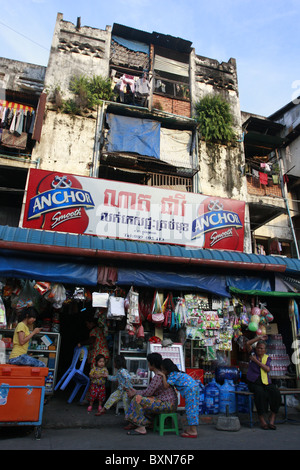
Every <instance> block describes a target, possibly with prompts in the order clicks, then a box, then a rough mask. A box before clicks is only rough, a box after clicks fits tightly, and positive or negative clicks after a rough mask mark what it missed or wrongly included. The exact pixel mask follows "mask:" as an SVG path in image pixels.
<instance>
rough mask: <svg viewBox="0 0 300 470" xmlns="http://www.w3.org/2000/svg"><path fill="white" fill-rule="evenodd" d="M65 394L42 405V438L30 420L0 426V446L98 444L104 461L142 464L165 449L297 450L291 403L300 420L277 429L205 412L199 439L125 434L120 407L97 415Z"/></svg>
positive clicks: (298, 433)
mask: <svg viewBox="0 0 300 470" xmlns="http://www.w3.org/2000/svg"><path fill="white" fill-rule="evenodd" d="M67 396H68V395H67V394H64V393H60V392H57V393H56V394H55V396H54V397H53V398H51V399H50V400H49V402H48V404H47V405H45V407H44V413H43V426H42V433H41V439H40V440H36V439H35V434H34V428H33V426H31V427H26V428H25V427H23V426H17V427H0V451H4V450H7V451H14V450H44V451H45V450H46V451H47V450H98V451H102V452H100V453H99V459H100V461H102V462H103V463H107V464H108V463H116V462H110V461H109V460H108V461H106V460H105V459H106V458H108V459H110V458H112V456H113V455H114V454H115V453H116V452H117V451H120V452H118V455H120V456H122V455H127V456H128V457H132V458H133V457H134V456H135V457H140V462H139V465H141V464H143V465H145V461H144V462H143V459H146V458H147V459H149V458H150V456H149V455H148V454H147V452H148V453H151V455H152V459H153V461H152V462H149V460H148V462H149V463H151V464H162V463H163V462H156V461H155V457H153V456H155V455H157V454H158V453H159V451H162V453H160V455H162V454H164V453H165V451H168V455H172V456H174V457H173V458H176V457H175V456H176V455H178V454H179V453H180V454H184V455H188V454H189V455H191V456H193V457H194V459H198V458H199V463H201V462H202V460H201V458H200V457H201V454H202V453H203V451H204V450H207V451H211V450H220V451H221V450H235V451H236V450H248V451H249V450H300V412H298V411H296V410H295V409H290V410H289V413H288V417H289V418H293V419H297V420H299V422H298V423H297V424H296V423H295V422H288V423H284V424H278V425H277V430H276V431H271V430H268V431H264V430H262V429H260V428H259V426H258V423H257V418H256V416H255V415H254V419H255V421H256V422H255V426H254V427H253V428H249V426H248V425H247V424H246V422H245V421H244V419H245V418H246V419H247V416H245V415H243V416H241V419H240V421H241V423H242V425H241V428H240V430H239V431H236V432H230V431H219V430H217V429H216V420H217V419H218V418H217V416H214V417H213V419H212V417H209V416H205V415H204V416H203V417H202V421H201V422H202V424H200V425H199V426H198V438H197V439H184V438H182V437H180V436H176V435H175V434H173V433H172V434H171V433H170V434H165V435H164V436H159V435H158V434H157V433H153V432H152V431H149V432H148V434H147V435H146V436H129V435H127V431H125V430H124V429H123V427H124V424H125V422H124V414H123V412H121V413H120V414H118V415H116V414H115V410H113V409H111V410H109V411H108V412H107V413H106V414H105V415H103V416H101V417H96V416H95V412H96V409H95V410H93V412H91V413H88V412H87V408H86V406H80V405H79V403H78V402H76V401H74V402H73V403H71V404H68V403H67ZM283 412H284V410H283V407H281V410H280V413H279V415H278V421H280V420H282V418H283V414H284V413H283ZM178 419H179V426H180V430H182V428H183V426H184V420H185V414H181V413H179V414H178ZM204 423H209V424H204ZM105 451H106V452H105ZM97 458H98V457H97ZM177 458H178V457H177ZM182 458H183V459H184V458H185V457H184V456H182ZM186 458H187V457H186ZM215 458H216V454H214V459H215ZM100 461H99V463H100ZM123 463H124V462H123ZM173 463H176V462H173ZM177 463H180V462H177ZM181 463H184V461H182V462H181ZM185 463H188V461H186V462H185ZM128 464H130V465H131V467H132V466H134V462H130V461H128Z"/></svg>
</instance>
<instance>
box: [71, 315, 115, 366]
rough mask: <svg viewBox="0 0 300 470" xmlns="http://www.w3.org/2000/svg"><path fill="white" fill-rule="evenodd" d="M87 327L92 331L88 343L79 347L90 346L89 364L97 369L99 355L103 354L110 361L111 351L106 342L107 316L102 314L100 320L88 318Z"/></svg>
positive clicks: (80, 344)
mask: <svg viewBox="0 0 300 470" xmlns="http://www.w3.org/2000/svg"><path fill="white" fill-rule="evenodd" d="M86 326H87V328H88V329H89V330H90V333H89V339H88V341H86V342H81V343H79V344H78V347H80V346H83V345H85V344H86V345H87V346H88V348H89V352H88V359H87V362H88V364H89V366H90V367H91V368H92V367H95V365H96V362H95V361H96V357H97V356H98V354H103V356H104V357H105V360H106V363H107V362H108V359H109V349H108V344H107V340H106V335H107V326H106V323H105V314H103V313H101V312H100V313H99V317H98V318H95V317H91V318H88V319H87V320H86Z"/></svg>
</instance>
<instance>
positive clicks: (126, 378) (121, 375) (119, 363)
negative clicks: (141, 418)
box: [96, 356, 132, 416]
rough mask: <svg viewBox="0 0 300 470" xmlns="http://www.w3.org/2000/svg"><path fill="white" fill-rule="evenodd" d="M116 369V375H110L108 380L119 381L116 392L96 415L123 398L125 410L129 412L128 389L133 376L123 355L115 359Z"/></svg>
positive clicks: (130, 386)
mask: <svg viewBox="0 0 300 470" xmlns="http://www.w3.org/2000/svg"><path fill="white" fill-rule="evenodd" d="M114 366H115V369H117V370H118V372H117V373H116V375H108V377H107V378H108V380H110V381H112V382H116V381H117V382H118V388H117V390H116V391H115V392H113V393H112V394H111V395H110V396H109V398H108V400H107V402H106V403H105V405H104V407H103V408H102V410H101V411H98V413H96V416H100V415H102V414H103V413H105V411H106V410H109V409H110V408H111V407H112V406H113V405H114V404H115V403H118V401H120V400H123V406H124V411H125V413H127V411H128V408H129V402H130V398H129V397H128V395H127V390H128V389H129V388H132V384H131V377H130V374H129V372H128V370H127V369H126V362H125V359H124V357H123V356H116V358H115V360H114Z"/></svg>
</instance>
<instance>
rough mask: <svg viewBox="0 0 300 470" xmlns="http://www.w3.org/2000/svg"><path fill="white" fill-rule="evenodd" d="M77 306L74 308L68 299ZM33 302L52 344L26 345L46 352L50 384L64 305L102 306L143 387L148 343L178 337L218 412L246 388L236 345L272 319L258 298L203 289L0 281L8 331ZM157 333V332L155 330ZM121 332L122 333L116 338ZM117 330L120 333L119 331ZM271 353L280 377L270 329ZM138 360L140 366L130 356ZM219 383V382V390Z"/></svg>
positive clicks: (282, 368)
mask: <svg viewBox="0 0 300 470" xmlns="http://www.w3.org/2000/svg"><path fill="white" fill-rule="evenodd" d="M74 304H76V305H77V308H76V309H74V308H73V305H74ZM31 305H33V306H35V307H36V308H37V310H38V311H39V312H42V315H41V318H40V322H41V326H42V328H43V332H42V334H41V336H49V338H50V341H52V342H50V343H49V344H45V343H44V342H43V341H41V339H40V338H39V340H38V341H36V339H35V340H33V341H32V342H31V346H30V348H31V351H32V352H34V353H38V354H41V355H44V357H45V361H46V360H47V365H48V366H49V368H51V369H52V370H51V371H50V372H49V377H48V378H47V381H48V388H49V390H50V389H53V387H54V386H55V373H54V369H55V364H56V361H57V357H58V356H57V353H58V351H57V341H56V340H53V337H52V336H50V334H57V335H59V333H60V331H61V321H62V317H61V314H62V311H63V310H64V308H66V309H67V307H68V305H69V306H71V308H70V309H67V310H68V312H69V314H70V315H76V312H80V314H81V316H82V317H83V318H84V316H85V314H87V311H91V309H90V307H92V308H93V311H94V312H95V316H96V314H97V312H98V311H99V310H101V311H102V310H103V309H104V312H105V315H106V321H107V326H108V329H109V331H110V333H111V334H113V335H115V338H118V339H117V341H118V342H119V344H118V348H119V351H118V352H119V353H122V354H124V356H126V358H127V362H128V367H129V368H130V370H131V374H132V377H133V380H134V382H135V383H136V385H138V386H146V385H147V381H148V380H149V376H148V371H147V368H146V364H144V362H141V361H145V360H146V359H145V358H146V354H147V351H148V350H149V347H150V345H151V344H153V345H155V344H158V345H160V347H161V348H162V350H163V351H164V354H167V350H168V347H167V346H168V345H172V344H176V343H179V344H180V343H181V344H182V346H183V351H184V363H185V367H190V368H191V369H192V370H197V369H199V370H200V369H201V370H202V371H203V373H202V374H203V375H202V377H201V379H199V387H200V397H201V400H200V408H199V413H200V414H204V413H205V414H217V413H223V412H224V410H226V405H228V406H229V409H230V413H233V412H234V411H233V410H235V408H234V406H235V405H234V404H233V402H232V401H230V398H232V396H234V397H235V394H233V393H232V391H233V389H235V390H247V385H246V384H245V383H243V382H242V376H244V375H246V372H247V366H248V363H247V362H246V361H245V362H243V361H241V362H239V361H238V367H237V366H236V367H230V354H231V353H232V350H233V345H234V343H236V346H237V347H238V349H239V350H242V351H243V350H244V348H245V342H246V337H247V335H248V336H249V335H250V336H251V334H256V335H258V336H260V335H265V334H266V332H267V328H268V326H269V324H270V323H271V322H272V321H273V320H274V317H273V315H272V313H271V312H270V311H269V310H268V308H267V305H266V304H263V303H259V302H258V301H257V299H250V300H249V298H245V299H243V298H242V299H241V298H237V297H235V296H232V297H231V298H218V297H214V296H212V295H208V294H207V295H206V294H204V293H201V294H200V293H197V294H196V293H185V294H184V295H183V294H182V293H180V294H179V295H178V293H177V294H176V293H173V292H164V293H163V292H159V291H157V290H154V289H152V290H151V289H147V290H146V289H139V288H136V287H134V286H131V287H130V288H126V289H124V288H119V287H118V288H116V287H114V286H110V287H107V286H98V287H97V288H94V289H91V288H86V287H82V286H64V285H62V284H60V283H53V282H45V281H28V280H16V279H7V280H2V283H0V328H1V329H4V328H6V329H7V330H13V329H14V328H15V326H16V325H17V322H18V315H19V313H20V312H21V310H22V309H23V308H24V307H27V306H31ZM158 331H160V332H161V333H160V334H159V336H157V334H158ZM119 333H120V336H119ZM121 333H122V335H121ZM0 336H2V338H1V337H0V339H2V341H4V344H5V346H6V348H7V349H8V348H9V347H10V346H11V343H10V342H11V336H8V337H6V335H3V333H2V332H1V331H0ZM267 352H268V354H269V355H270V356H271V358H272V372H271V375H272V376H273V377H274V378H276V377H281V376H283V375H285V374H286V370H287V367H288V366H289V364H290V360H289V356H288V355H287V353H286V348H285V345H284V344H283V342H282V337H281V335H269V341H268V351H267ZM136 360H138V361H139V362H138V365H137V369H136V368H135V362H136ZM222 387H223V388H222ZM243 400H244V397H242V396H239V397H238V401H237V404H238V411H240V412H243V410H246V411H245V412H247V407H248V403H246V402H245V401H243Z"/></svg>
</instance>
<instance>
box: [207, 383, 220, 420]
mask: <svg viewBox="0 0 300 470" xmlns="http://www.w3.org/2000/svg"><path fill="white" fill-rule="evenodd" d="M219 400H220V389H219V387H218V385H217V383H216V381H215V379H213V380H212V381H211V382H209V383H208V384H207V385H206V387H205V413H206V414H213V415H216V414H218V413H219Z"/></svg>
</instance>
